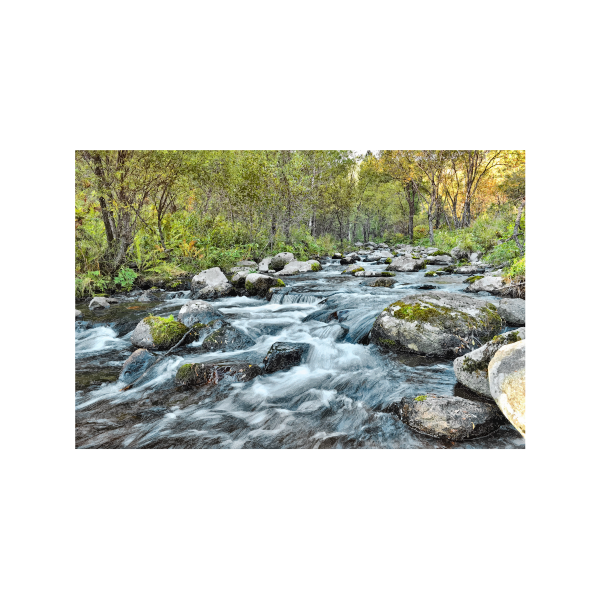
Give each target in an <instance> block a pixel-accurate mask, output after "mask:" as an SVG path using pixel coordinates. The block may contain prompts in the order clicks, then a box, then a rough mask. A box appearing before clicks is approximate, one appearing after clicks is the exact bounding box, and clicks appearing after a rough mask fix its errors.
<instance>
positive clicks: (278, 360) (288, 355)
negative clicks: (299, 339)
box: [263, 342, 310, 373]
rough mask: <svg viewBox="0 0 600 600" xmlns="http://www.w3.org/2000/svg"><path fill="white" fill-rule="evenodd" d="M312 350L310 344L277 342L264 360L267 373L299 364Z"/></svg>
mask: <svg viewBox="0 0 600 600" xmlns="http://www.w3.org/2000/svg"><path fill="white" fill-rule="evenodd" d="M309 350H310V344H304V343H290V342H275V343H274V344H273V345H272V346H271V348H270V349H269V351H268V352H267V355H266V356H265V358H264V360H263V362H264V363H265V373H275V371H283V370H285V369H290V368H291V367H295V366H297V365H299V364H300V363H301V362H302V360H303V358H305V357H306V355H307V354H308V351H309Z"/></svg>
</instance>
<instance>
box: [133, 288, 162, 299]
mask: <svg viewBox="0 0 600 600" xmlns="http://www.w3.org/2000/svg"><path fill="white" fill-rule="evenodd" d="M158 300H160V298H159V297H158V296H156V295H155V294H153V293H152V292H151V291H150V290H146V291H145V292H144V293H143V294H142V295H141V296H140V297H139V298H138V299H137V300H136V302H158Z"/></svg>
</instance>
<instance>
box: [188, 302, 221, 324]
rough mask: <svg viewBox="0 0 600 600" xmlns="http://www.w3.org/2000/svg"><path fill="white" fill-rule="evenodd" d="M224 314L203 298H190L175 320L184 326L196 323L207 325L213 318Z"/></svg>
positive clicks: (218, 317) (219, 317)
mask: <svg viewBox="0 0 600 600" xmlns="http://www.w3.org/2000/svg"><path fill="white" fill-rule="evenodd" d="M224 316H225V315H223V313H222V312H221V311H220V310H218V309H216V308H214V307H213V306H212V304H210V303H208V302H204V301H203V300H190V301H189V302H186V304H184V305H183V306H182V307H181V309H180V310H179V314H178V315H177V320H178V321H179V322H180V323H183V324H184V325H185V326H186V327H191V326H192V325H194V324H196V323H201V324H202V325H207V324H208V323H210V322H211V321H214V320H215V319H222V318H223V317H224Z"/></svg>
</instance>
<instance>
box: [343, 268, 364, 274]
mask: <svg viewBox="0 0 600 600" xmlns="http://www.w3.org/2000/svg"><path fill="white" fill-rule="evenodd" d="M364 270H365V268H364V267H354V268H350V269H346V270H345V271H342V273H348V274H349V275H354V273H360V272H361V271H364Z"/></svg>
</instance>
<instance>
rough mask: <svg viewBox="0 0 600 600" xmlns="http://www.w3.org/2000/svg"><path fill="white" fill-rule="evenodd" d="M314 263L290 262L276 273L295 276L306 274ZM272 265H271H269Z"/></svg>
mask: <svg viewBox="0 0 600 600" xmlns="http://www.w3.org/2000/svg"><path fill="white" fill-rule="evenodd" d="M313 262H316V261H310V262H309V261H306V262H305V261H301V260H292V261H291V262H289V263H288V264H287V265H285V267H284V268H283V269H282V270H281V271H279V272H278V273H277V275H280V276H281V275H297V274H298V273H307V272H308V271H312V263H313ZM271 264H273V263H271Z"/></svg>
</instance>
